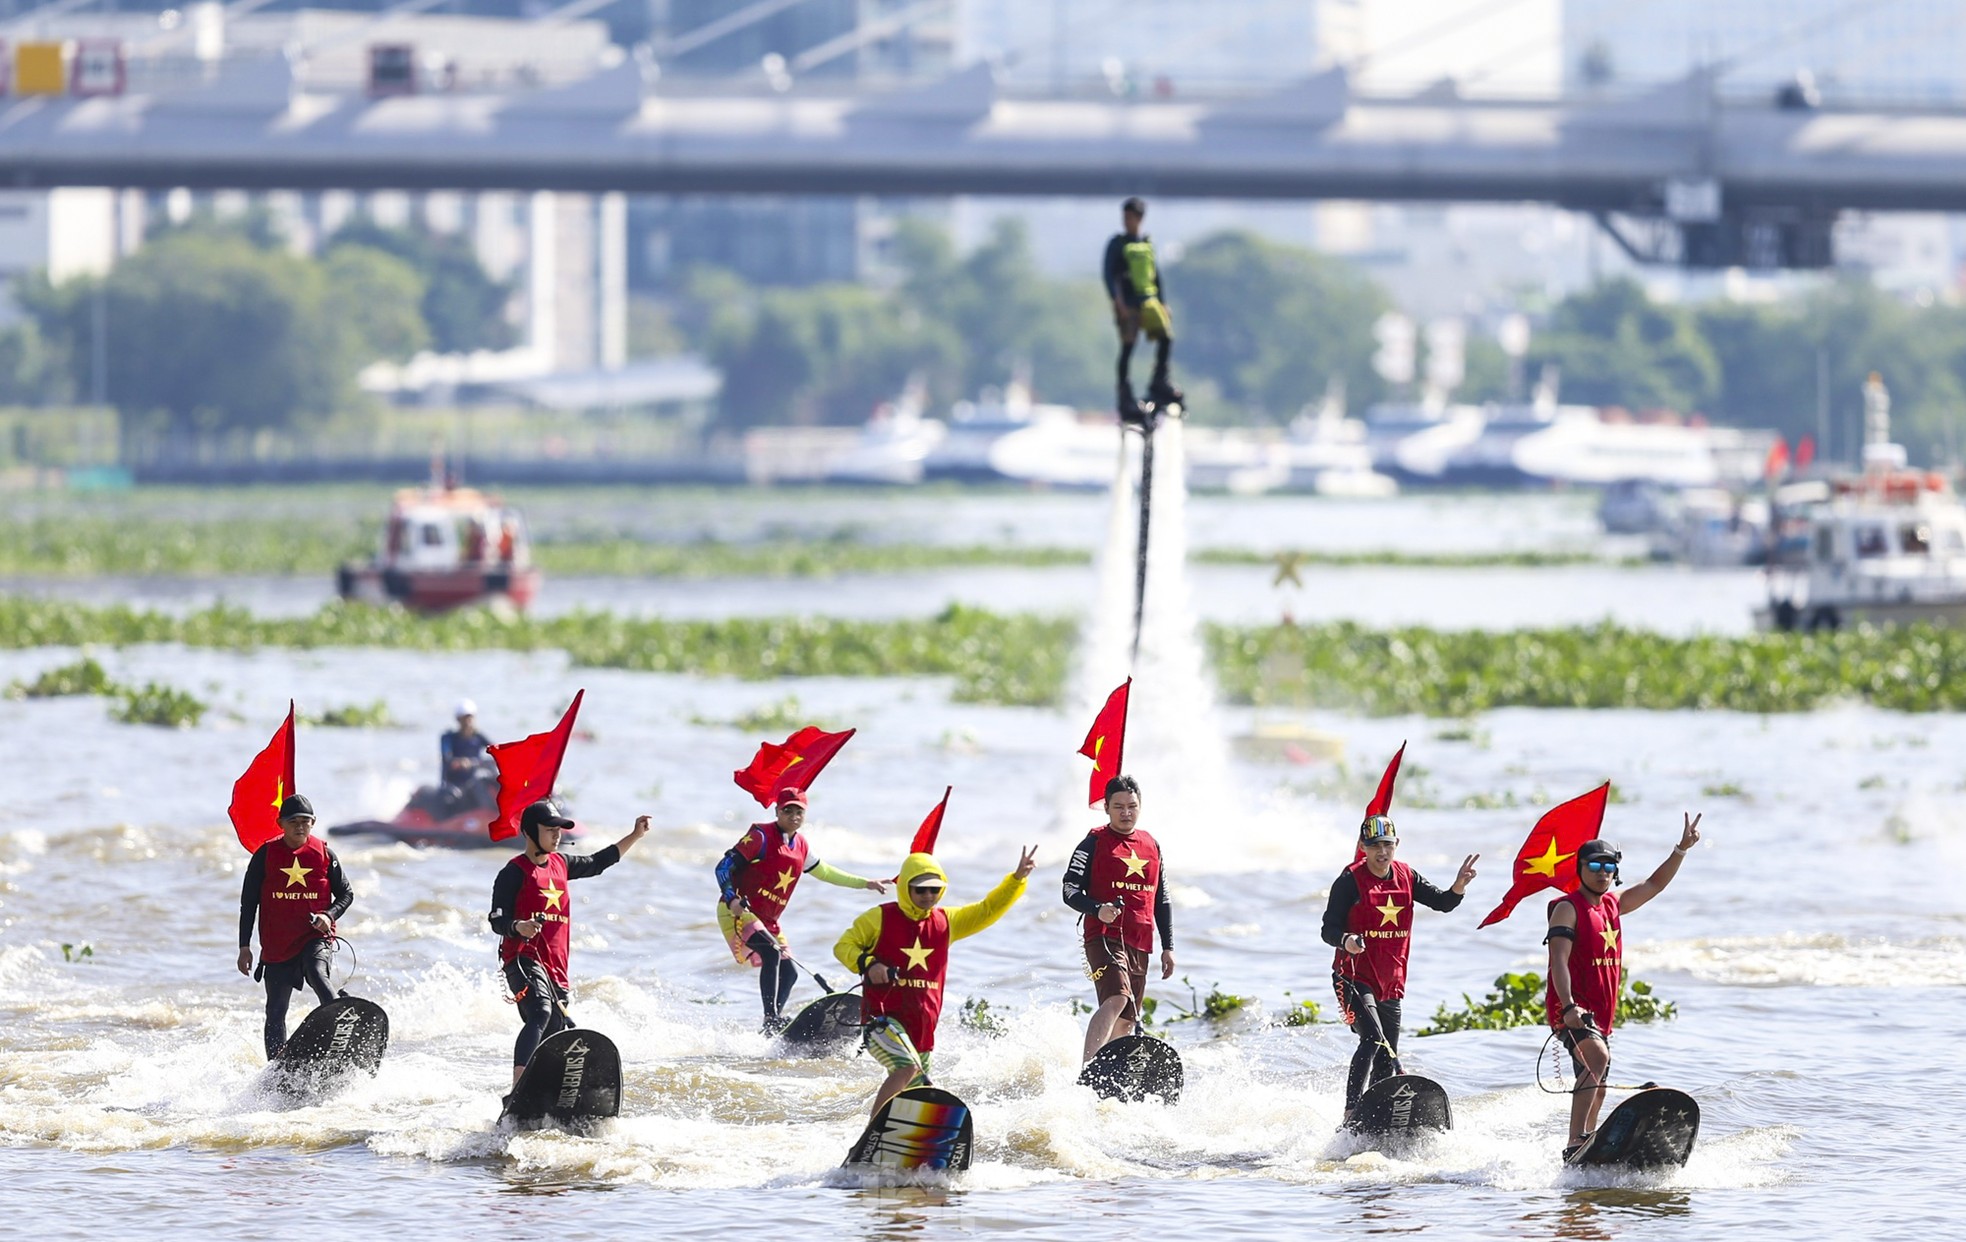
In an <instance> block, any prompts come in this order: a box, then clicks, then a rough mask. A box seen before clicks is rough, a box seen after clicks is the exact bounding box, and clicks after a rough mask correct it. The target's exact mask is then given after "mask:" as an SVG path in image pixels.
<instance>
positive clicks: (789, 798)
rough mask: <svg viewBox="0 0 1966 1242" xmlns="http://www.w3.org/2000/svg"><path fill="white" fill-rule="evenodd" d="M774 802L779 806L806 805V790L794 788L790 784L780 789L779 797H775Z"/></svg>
mask: <svg viewBox="0 0 1966 1242" xmlns="http://www.w3.org/2000/svg"><path fill="white" fill-rule="evenodd" d="M774 802H775V803H776V805H778V806H804V805H806V791H805V790H803V789H794V788H792V787H791V786H790V785H787V786H786V787H785V788H783V789H781V790H779V791H778V797H777V798H776V799H774Z"/></svg>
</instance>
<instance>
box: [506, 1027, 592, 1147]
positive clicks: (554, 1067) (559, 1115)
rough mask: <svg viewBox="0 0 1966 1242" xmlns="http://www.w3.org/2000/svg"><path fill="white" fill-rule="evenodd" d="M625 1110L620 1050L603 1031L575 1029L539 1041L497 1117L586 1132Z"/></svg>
mask: <svg viewBox="0 0 1966 1242" xmlns="http://www.w3.org/2000/svg"><path fill="white" fill-rule="evenodd" d="M620 1113H621V1054H620V1053H619V1052H617V1051H616V1050H615V1047H614V1041H613V1040H611V1039H609V1038H608V1037H607V1036H605V1035H603V1034H601V1033H600V1032H599V1031H588V1030H582V1029H581V1028H580V1027H574V1028H572V1029H571V1030H565V1031H561V1032H559V1033H558V1034H556V1035H552V1036H549V1037H548V1038H546V1039H545V1040H542V1041H541V1042H540V1045H539V1047H538V1048H537V1049H535V1050H534V1051H533V1054H532V1060H530V1061H528V1062H526V1071H525V1073H523V1074H521V1075H520V1076H519V1081H518V1083H517V1084H515V1085H514V1086H513V1088H512V1094H511V1095H508V1096H506V1097H505V1108H504V1111H502V1112H501V1113H500V1114H499V1117H498V1120H499V1122H500V1124H503V1123H505V1122H507V1121H509V1122H511V1123H512V1124H513V1125H515V1126H518V1127H519V1128H520V1129H526V1130H536V1129H540V1128H542V1127H545V1126H555V1127H558V1128H559V1129H562V1130H583V1129H588V1128H591V1127H593V1126H594V1125H596V1124H597V1123H599V1122H602V1121H605V1120H607V1119H608V1118H610V1117H615V1116H619V1115H620Z"/></svg>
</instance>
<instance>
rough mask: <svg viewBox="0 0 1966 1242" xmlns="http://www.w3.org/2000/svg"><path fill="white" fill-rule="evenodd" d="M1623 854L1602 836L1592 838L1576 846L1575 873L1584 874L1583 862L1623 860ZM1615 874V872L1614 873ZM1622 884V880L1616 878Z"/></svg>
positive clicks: (1615, 861) (1618, 861)
mask: <svg viewBox="0 0 1966 1242" xmlns="http://www.w3.org/2000/svg"><path fill="white" fill-rule="evenodd" d="M1624 858H1625V855H1624V853H1623V852H1622V851H1620V850H1619V849H1618V847H1617V846H1615V845H1613V844H1611V843H1610V842H1609V841H1606V840H1603V839H1602V838H1593V839H1591V840H1589V841H1586V842H1584V843H1583V844H1582V845H1580V846H1578V847H1577V874H1578V875H1582V874H1584V864H1585V863H1590V862H1599V861H1603V862H1609V863H1614V864H1615V863H1620V862H1623V861H1624ZM1614 875H1615V873H1614ZM1616 882H1617V883H1620V884H1622V883H1623V882H1624V881H1622V880H1618V881H1616Z"/></svg>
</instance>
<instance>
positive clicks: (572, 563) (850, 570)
mask: <svg viewBox="0 0 1966 1242" xmlns="http://www.w3.org/2000/svg"><path fill="white" fill-rule="evenodd" d="M533 559H534V560H535V561H537V562H538V563H539V566H540V568H541V569H543V570H545V571H546V572H547V573H550V574H561V575H565V576H568V577H595V578H601V577H620V578H828V577H832V576H834V575H837V574H893V573H908V572H914V571H921V570H934V569H972V568H978V567H982V566H996V565H1007V566H1015V567H1020V568H1026V569H1044V568H1050V567H1052V566H1057V565H1084V564H1087V563H1089V562H1090V561H1091V559H1092V557H1091V554H1090V553H1087V552H1084V551H1082V550H1079V549H1076V548H1026V547H1013V546H1000V545H983V544H975V545H963V546H952V547H942V546H938V545H934V544H907V543H901V544H887V543H859V542H853V541H847V540H826V541H806V540H773V541H771V542H767V543H674V544H671V543H645V542H641V541H638V540H631V539H609V540H604V541H596V542H586V541H579V542H567V543H539V544H536V545H535V546H534V548H533Z"/></svg>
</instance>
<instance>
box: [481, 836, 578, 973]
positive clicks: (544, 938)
mask: <svg viewBox="0 0 1966 1242" xmlns="http://www.w3.org/2000/svg"><path fill="white" fill-rule="evenodd" d="M508 865H512V866H517V867H518V868H519V875H520V880H519V897H518V900H516V901H514V902H513V903H512V921H513V922H515V923H517V922H521V921H524V920H526V919H534V918H536V919H538V920H539V934H538V935H536V936H534V937H533V938H532V939H531V940H521V939H519V938H518V937H517V936H507V937H505V938H504V939H502V940H500V941H499V942H498V960H499V961H501V962H510V961H513V960H514V959H516V958H521V957H529V958H531V959H533V960H534V961H536V962H538V963H539V964H540V965H541V966H544V967H545V968H546V974H547V976H548V977H550V978H551V979H552V980H553V982H554V983H556V984H558V985H559V986H560V988H561V989H562V990H565V988H566V986H567V946H568V942H569V941H570V940H571V939H572V936H571V934H570V933H571V929H572V926H573V894H571V893H569V892H568V891H567V860H566V859H565V858H563V857H561V856H560V855H559V854H558V853H553V854H548V855H547V856H546V861H545V862H544V863H541V864H540V865H538V866H534V865H533V861H532V859H530V858H527V857H526V856H525V855H524V854H520V855H519V856H518V857H516V858H514V859H513V860H512V862H511V864H508Z"/></svg>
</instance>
